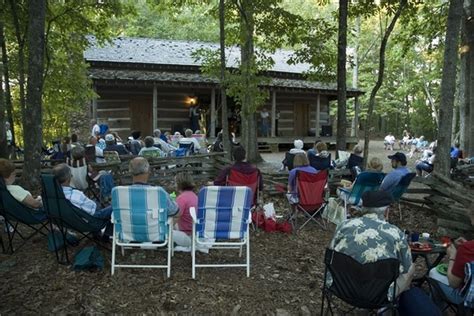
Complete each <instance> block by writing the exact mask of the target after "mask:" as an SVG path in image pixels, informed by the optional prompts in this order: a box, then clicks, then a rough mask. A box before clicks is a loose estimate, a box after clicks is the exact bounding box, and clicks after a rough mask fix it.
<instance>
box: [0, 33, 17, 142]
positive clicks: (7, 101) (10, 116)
mask: <svg viewBox="0 0 474 316" xmlns="http://www.w3.org/2000/svg"><path fill="white" fill-rule="evenodd" d="M0 32H1V34H0V38H1V40H0V43H1V45H2V65H3V72H2V73H3V78H4V80H5V94H4V102H5V108H6V110H7V118H6V121H8V122H9V123H10V130H11V132H12V143H13V144H16V141H15V126H14V125H13V102H12V93H11V90H10V70H9V64H8V51H7V41H6V38H5V32H4V25H2V26H0Z"/></svg>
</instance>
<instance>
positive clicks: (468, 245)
mask: <svg viewBox="0 0 474 316" xmlns="http://www.w3.org/2000/svg"><path fill="white" fill-rule="evenodd" d="M446 254H447V256H448V258H449V261H448V274H447V275H442V274H440V273H439V272H438V271H437V270H436V267H435V268H433V269H431V271H430V274H429V275H430V278H432V279H434V280H436V282H438V284H439V287H440V288H441V290H442V291H443V293H444V295H445V296H446V297H447V299H448V300H449V302H450V303H453V304H457V305H458V304H461V303H462V302H463V301H464V297H463V295H461V289H462V287H463V286H464V277H465V269H464V266H465V264H466V263H469V262H474V240H470V241H467V240H466V239H464V238H462V237H461V238H458V239H457V240H456V241H454V243H451V245H449V247H448V248H447V249H446ZM471 273H472V271H471Z"/></svg>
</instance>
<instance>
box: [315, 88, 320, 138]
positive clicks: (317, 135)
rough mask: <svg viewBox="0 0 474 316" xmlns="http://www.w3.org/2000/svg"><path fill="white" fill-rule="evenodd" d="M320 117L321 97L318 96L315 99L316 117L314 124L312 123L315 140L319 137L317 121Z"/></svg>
mask: <svg viewBox="0 0 474 316" xmlns="http://www.w3.org/2000/svg"><path fill="white" fill-rule="evenodd" d="M320 117H321V95H320V94H318V96H317V97H316V117H315V120H316V121H315V122H314V136H315V138H318V137H319V135H320V134H319V121H320Z"/></svg>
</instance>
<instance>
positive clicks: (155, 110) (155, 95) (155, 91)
mask: <svg viewBox="0 0 474 316" xmlns="http://www.w3.org/2000/svg"><path fill="white" fill-rule="evenodd" d="M157 117H158V89H157V88H156V84H154V85H153V119H152V120H153V131H154V130H155V129H157V128H158V119H157ZM153 131H152V132H153Z"/></svg>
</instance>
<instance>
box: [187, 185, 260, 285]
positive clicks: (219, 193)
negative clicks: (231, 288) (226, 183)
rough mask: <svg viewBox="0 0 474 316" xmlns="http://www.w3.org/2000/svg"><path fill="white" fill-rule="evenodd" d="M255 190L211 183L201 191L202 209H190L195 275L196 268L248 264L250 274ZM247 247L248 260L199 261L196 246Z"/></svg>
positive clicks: (248, 274)
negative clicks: (200, 262) (228, 262)
mask: <svg viewBox="0 0 474 316" xmlns="http://www.w3.org/2000/svg"><path fill="white" fill-rule="evenodd" d="M251 205H252V192H251V190H250V189H249V188H248V187H243V186H242V187H222V186H208V187H204V188H202V189H201V190H200V191H199V194H198V208H197V210H196V209H195V208H194V207H192V208H191V209H190V213H191V217H192V218H193V221H194V225H193V232H192V250H191V254H192V277H193V279H194V278H195V277H196V268H204V267H208V268H210V267H212V268H214V267H245V268H246V269H247V277H249V276H250V236H249V224H250V222H251V220H252V219H251V215H250V208H251ZM244 245H245V247H246V261H245V263H234V264H224V263H216V264H198V263H197V262H196V247H204V248H206V247H207V248H211V247H212V248H214V249H240V253H239V256H241V255H242V247H243V246H244Z"/></svg>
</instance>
